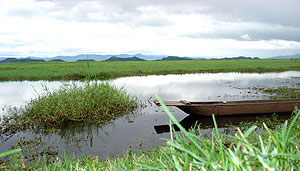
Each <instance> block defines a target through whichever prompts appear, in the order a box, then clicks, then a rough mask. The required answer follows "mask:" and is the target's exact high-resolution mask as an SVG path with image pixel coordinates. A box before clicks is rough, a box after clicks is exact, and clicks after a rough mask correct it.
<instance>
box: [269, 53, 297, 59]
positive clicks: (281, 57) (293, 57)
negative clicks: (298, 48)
mask: <svg viewBox="0 0 300 171" xmlns="http://www.w3.org/2000/svg"><path fill="white" fill-rule="evenodd" d="M269 59H300V54H296V55H285V56H273V57H270V58H269Z"/></svg>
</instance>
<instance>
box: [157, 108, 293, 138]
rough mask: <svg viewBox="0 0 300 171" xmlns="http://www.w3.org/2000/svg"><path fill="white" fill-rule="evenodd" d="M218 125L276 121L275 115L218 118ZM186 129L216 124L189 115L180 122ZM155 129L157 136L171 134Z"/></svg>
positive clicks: (165, 128) (286, 115)
mask: <svg viewBox="0 0 300 171" xmlns="http://www.w3.org/2000/svg"><path fill="white" fill-rule="evenodd" d="M290 117H291V113H281V114H280V115H277V116H276V120H286V119H288V118H290ZM215 118H216V124H217V126H218V128H226V127H228V126H238V125H240V123H241V122H255V121H257V120H258V119H262V118H264V119H268V120H272V119H275V118H274V115H272V114H270V115H251V116H249V115H240V116H216V117H215ZM179 123H180V124H181V125H182V126H183V127H184V128H185V129H187V130H188V129H190V128H192V127H195V126H200V127H201V128H202V129H207V128H213V127H214V122H213V119H212V117H205V116H198V115H188V116H187V117H185V118H184V119H182V120H181V121H180V122H179ZM173 127H174V128H175V131H179V128H178V127H177V126H176V125H175V124H173ZM154 129H155V131H156V133H157V134H162V133H167V132H170V126H169V125H168V124H165V125H156V126H154Z"/></svg>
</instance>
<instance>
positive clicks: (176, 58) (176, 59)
mask: <svg viewBox="0 0 300 171" xmlns="http://www.w3.org/2000/svg"><path fill="white" fill-rule="evenodd" d="M161 60H162V61H181V60H193V59H192V58H187V57H178V56H168V57H166V58H162V59H161Z"/></svg>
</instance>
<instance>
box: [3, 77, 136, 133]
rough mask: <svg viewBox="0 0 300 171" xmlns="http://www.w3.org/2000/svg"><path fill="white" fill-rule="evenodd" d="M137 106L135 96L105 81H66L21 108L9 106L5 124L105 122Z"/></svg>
mask: <svg viewBox="0 0 300 171" xmlns="http://www.w3.org/2000/svg"><path fill="white" fill-rule="evenodd" d="M137 106H138V102H137V98H136V97H135V96H131V95H130V94H129V93H127V92H126V91H125V89H123V88H121V89H118V88H116V87H115V86H112V85H110V84H109V83H107V82H103V83H98V82H85V83H84V84H83V85H77V84H68V85H63V86H61V87H60V88H59V89H58V90H55V91H49V90H47V88H45V91H44V92H43V93H42V94H39V95H38V97H37V98H35V99H32V100H31V101H29V102H28V103H27V104H26V105H25V107H24V108H21V109H17V108H15V110H13V109H11V110H10V112H9V115H8V116H5V117H4V123H5V121H6V123H7V122H9V123H10V127H11V128H12V127H13V126H14V125H17V126H18V127H20V126H22V124H23V125H26V126H34V127H36V126H43V127H49V126H62V125H64V124H66V123H70V122H89V123H100V124H104V123H107V122H109V121H110V120H112V119H115V118H117V117H119V116H122V115H124V114H126V113H130V112H132V111H133V110H134V109H136V108H137ZM26 126H25V127H26Z"/></svg>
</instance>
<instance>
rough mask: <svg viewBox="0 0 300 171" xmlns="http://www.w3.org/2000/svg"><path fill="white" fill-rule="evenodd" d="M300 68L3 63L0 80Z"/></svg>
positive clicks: (291, 65) (254, 63) (219, 63)
mask: <svg viewBox="0 0 300 171" xmlns="http://www.w3.org/2000/svg"><path fill="white" fill-rule="evenodd" d="M287 70H300V60H298V61H297V62H293V61H291V60H271V59H257V60H253V59H252V60H245V59H244V60H188V61H136V62H131V61H127V62H37V63H3V64H0V80H2V81H5V80H80V79H84V78H85V77H87V76H89V77H90V76H92V78H96V79H110V78H117V77H123V76H139V75H154V74H156V75H163V74H184V73H200V72H231V71H234V72H271V71H287Z"/></svg>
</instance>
